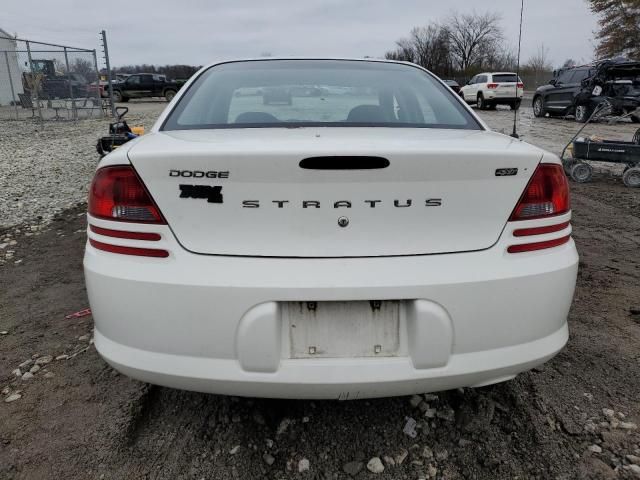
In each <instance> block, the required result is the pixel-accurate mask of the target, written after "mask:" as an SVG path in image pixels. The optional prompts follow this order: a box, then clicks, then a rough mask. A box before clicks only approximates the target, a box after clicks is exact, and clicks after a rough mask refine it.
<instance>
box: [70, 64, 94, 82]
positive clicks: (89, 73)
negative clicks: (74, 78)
mask: <svg viewBox="0 0 640 480" xmlns="http://www.w3.org/2000/svg"><path fill="white" fill-rule="evenodd" d="M69 68H70V69H71V72H73V73H79V74H80V75H82V76H83V77H84V78H85V79H86V80H87V81H89V82H93V81H95V80H96V76H97V75H96V70H95V67H94V66H93V63H92V62H90V61H89V60H86V59H84V58H76V59H75V60H74V61H73V63H72V64H71V65H70V66H69Z"/></svg>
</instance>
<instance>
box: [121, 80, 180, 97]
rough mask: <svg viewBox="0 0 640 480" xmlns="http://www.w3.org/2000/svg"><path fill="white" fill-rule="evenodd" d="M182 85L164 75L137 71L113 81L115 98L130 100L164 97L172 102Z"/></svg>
mask: <svg viewBox="0 0 640 480" xmlns="http://www.w3.org/2000/svg"><path fill="white" fill-rule="evenodd" d="M180 87H181V85H179V84H178V83H176V82H175V81H173V80H167V77H165V76H164V75H158V74H155V73H136V74H134V75H129V76H128V77H127V78H126V79H124V80H123V81H120V82H117V83H113V85H112V88H113V100H114V101H115V102H128V101H129V99H130V98H150V97H164V98H165V99H166V100H167V101H168V102H170V101H171V100H172V99H173V97H174V96H175V95H176V93H177V92H178V90H179V89H180Z"/></svg>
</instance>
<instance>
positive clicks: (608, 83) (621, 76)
mask: <svg viewBox="0 0 640 480" xmlns="http://www.w3.org/2000/svg"><path fill="white" fill-rule="evenodd" d="M605 102H606V104H605V105H602V104H603V103H605ZM575 105H576V107H575V116H576V120H578V121H580V122H582V121H587V120H588V119H589V118H590V117H591V115H592V114H593V113H594V112H595V110H596V109H599V107H600V106H602V107H604V108H603V109H602V110H600V109H599V110H598V114H599V113H600V112H602V114H603V115H615V116H619V115H626V116H628V117H629V118H630V119H631V121H632V122H633V123H640V110H639V109H638V108H639V107H640V62H636V61H631V60H624V59H620V60H606V61H604V62H601V63H599V64H598V65H597V67H596V69H595V72H594V74H593V75H592V76H590V77H589V78H587V79H586V80H583V81H582V88H581V90H580V92H579V93H578V94H577V95H576V98H575Z"/></svg>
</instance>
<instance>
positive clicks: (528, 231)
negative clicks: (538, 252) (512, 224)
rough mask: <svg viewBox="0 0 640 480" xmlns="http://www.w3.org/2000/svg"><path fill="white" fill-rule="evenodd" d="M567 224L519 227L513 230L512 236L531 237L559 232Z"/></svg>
mask: <svg viewBox="0 0 640 480" xmlns="http://www.w3.org/2000/svg"><path fill="white" fill-rule="evenodd" d="M568 226H569V222H564V223H560V224H558V225H548V226H546V227H532V228H520V229H518V230H514V231H513V236H514V237H531V236H533V235H547V234H549V233H556V232H561V231H562V230H564V229H565V228H567V227H568Z"/></svg>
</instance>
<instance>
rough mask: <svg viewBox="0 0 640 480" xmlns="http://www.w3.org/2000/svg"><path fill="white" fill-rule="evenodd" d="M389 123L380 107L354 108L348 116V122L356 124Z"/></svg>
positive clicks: (363, 106) (362, 106) (359, 106)
mask: <svg viewBox="0 0 640 480" xmlns="http://www.w3.org/2000/svg"><path fill="white" fill-rule="evenodd" d="M388 121H389V120H388V119H387V116H386V115H385V112H384V110H383V109H382V107H381V106H380V105H358V106H357V107H353V108H352V109H351V111H350V112H349V115H348V116H347V122H354V123H383V122H388Z"/></svg>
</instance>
